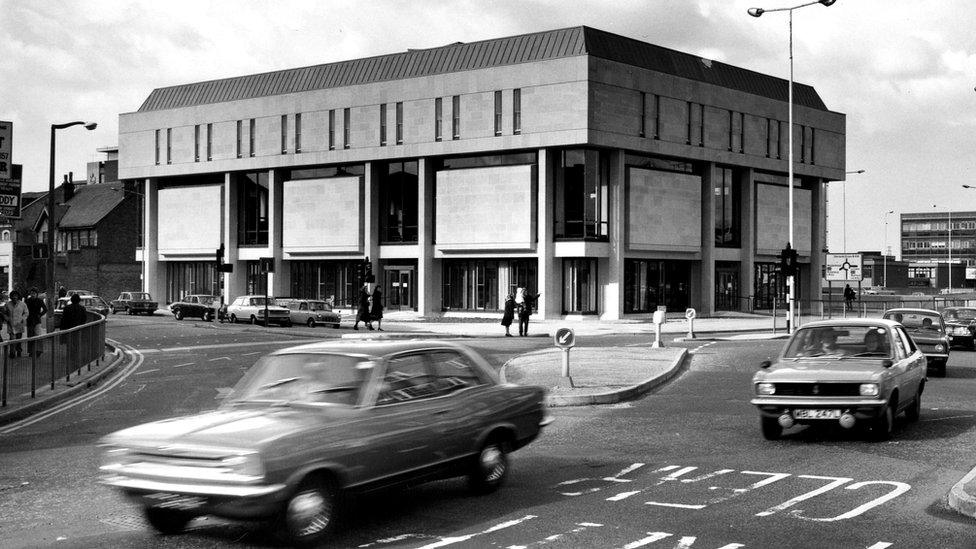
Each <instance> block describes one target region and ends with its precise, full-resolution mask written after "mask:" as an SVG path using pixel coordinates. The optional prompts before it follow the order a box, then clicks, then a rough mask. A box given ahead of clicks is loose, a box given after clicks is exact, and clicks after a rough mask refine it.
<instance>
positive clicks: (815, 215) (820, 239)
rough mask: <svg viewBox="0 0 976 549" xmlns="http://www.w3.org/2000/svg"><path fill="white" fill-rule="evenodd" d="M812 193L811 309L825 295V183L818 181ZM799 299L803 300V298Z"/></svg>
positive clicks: (808, 281)
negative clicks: (822, 284)
mask: <svg viewBox="0 0 976 549" xmlns="http://www.w3.org/2000/svg"><path fill="white" fill-rule="evenodd" d="M811 191H812V192H811V193H810V203H811V204H812V207H813V211H812V212H810V221H811V222H810V268H809V269H808V271H809V275H808V276H807V280H806V288H805V289H806V291H807V299H809V300H810V302H811V305H810V307H817V305H816V301H817V300H820V299H823V294H822V292H821V289H820V284H821V282H820V280H821V277H820V273H821V269H822V268H823V262H824V256H823V249H824V247H825V246H824V243H825V241H826V238H827V234H826V226H827V217H826V215H827V204H826V202H825V198H826V196H827V193H826V189H825V183H824V182H823V181H821V180H820V179H817V180H816V182H815V183H814V185H813V187H812V188H811ZM797 297H800V298H802V296H797ZM814 310H816V309H814Z"/></svg>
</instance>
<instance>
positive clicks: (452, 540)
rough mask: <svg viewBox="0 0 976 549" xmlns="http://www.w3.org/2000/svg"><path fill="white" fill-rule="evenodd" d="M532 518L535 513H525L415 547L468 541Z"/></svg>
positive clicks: (420, 548) (428, 548) (425, 547)
mask: <svg viewBox="0 0 976 549" xmlns="http://www.w3.org/2000/svg"><path fill="white" fill-rule="evenodd" d="M534 518H537V517H536V515H526V516H524V517H522V518H520V519H515V520H509V521H506V522H502V523H500V524H496V525H495V526H492V527H491V528H488V529H487V530H483V531H481V532H478V533H476V534H468V535H465V536H457V537H451V538H442V539H441V540H440V541H435V542H434V543H429V544H427V545H424V546H422V547H418V548H417V549H435V548H436V547H446V546H448V545H453V544H455V543H461V542H462V541H468V540H470V539H471V538H473V537H475V536H483V535H485V534H490V533H492V532H496V531H498V530H502V529H504V528H511V527H512V526H516V525H518V524H521V523H523V522H525V521H527V520H531V519H534Z"/></svg>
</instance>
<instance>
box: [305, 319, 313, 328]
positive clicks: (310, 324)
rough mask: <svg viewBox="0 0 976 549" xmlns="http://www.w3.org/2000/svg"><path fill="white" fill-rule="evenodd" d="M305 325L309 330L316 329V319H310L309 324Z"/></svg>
mask: <svg viewBox="0 0 976 549" xmlns="http://www.w3.org/2000/svg"><path fill="white" fill-rule="evenodd" d="M305 324H307V325H308V327H309V328H314V327H315V319H314V318H310V319H308V322H306V323H305Z"/></svg>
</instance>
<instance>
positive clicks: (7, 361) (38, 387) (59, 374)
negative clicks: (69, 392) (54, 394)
mask: <svg viewBox="0 0 976 549" xmlns="http://www.w3.org/2000/svg"><path fill="white" fill-rule="evenodd" d="M85 314H86V316H87V319H88V322H87V323H85V324H83V325H81V326H77V327H75V328H71V329H69V330H63V331H62V330H56V331H54V332H51V333H48V334H43V335H39V336H34V337H29V338H23V339H14V340H9V339H8V340H5V341H3V342H2V343H0V407H6V406H8V405H11V404H18V403H22V402H26V401H29V400H31V399H34V398H37V396H38V394H39V393H44V392H46V391H53V390H54V389H55V385H56V384H57V383H58V382H59V381H61V380H63V381H64V382H65V383H70V382H71V380H72V378H74V377H79V376H81V375H82V373H83V370H84V369H85V368H87V369H88V371H89V372H90V371H91V370H92V367H93V365H94V366H95V367H97V366H99V365H101V363H102V361H103V360H104V358H105V317H103V316H102V315H100V314H97V313H93V312H86V313H85Z"/></svg>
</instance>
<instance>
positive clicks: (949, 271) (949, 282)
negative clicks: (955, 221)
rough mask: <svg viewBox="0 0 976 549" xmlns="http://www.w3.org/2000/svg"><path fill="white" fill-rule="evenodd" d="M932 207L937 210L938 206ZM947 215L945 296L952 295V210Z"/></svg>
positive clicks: (933, 205)
mask: <svg viewBox="0 0 976 549" xmlns="http://www.w3.org/2000/svg"><path fill="white" fill-rule="evenodd" d="M932 207H933V208H938V207H939V205H938V204H932ZM948 214H949V245H948V246H946V248H948V249H949V262H948V263H947V264H946V273H947V277H946V281H947V289H946V293H947V294H951V293H952V208H949V211H948ZM935 264H936V266H938V265H939V262H938V261H936V262H935Z"/></svg>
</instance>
